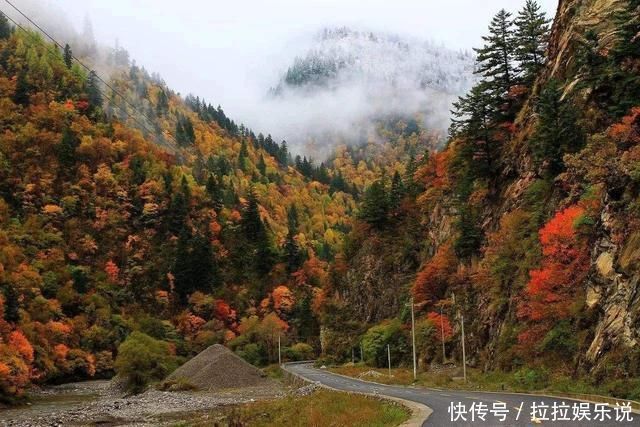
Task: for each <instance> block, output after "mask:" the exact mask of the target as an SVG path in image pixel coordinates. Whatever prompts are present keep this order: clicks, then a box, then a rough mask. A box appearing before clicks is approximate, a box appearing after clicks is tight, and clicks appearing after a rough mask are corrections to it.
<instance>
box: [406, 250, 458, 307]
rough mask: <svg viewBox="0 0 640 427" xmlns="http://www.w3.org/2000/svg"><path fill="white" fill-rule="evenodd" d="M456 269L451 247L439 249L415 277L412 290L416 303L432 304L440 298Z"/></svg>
mask: <svg viewBox="0 0 640 427" xmlns="http://www.w3.org/2000/svg"><path fill="white" fill-rule="evenodd" d="M456 268H457V260H456V256H455V253H454V251H453V248H452V246H451V245H450V244H445V245H443V246H441V247H439V248H438V250H437V251H436V253H435V255H434V256H433V258H431V259H430V260H429V261H428V262H427V263H426V264H425V265H424V266H423V267H422V269H421V270H420V272H419V273H418V275H417V276H416V280H415V282H414V284H413V288H412V293H413V296H414V297H415V299H416V302H417V303H428V304H433V303H434V302H435V301H436V300H437V299H439V298H441V297H442V293H443V292H444V291H445V289H446V287H447V285H448V283H449V280H450V278H451V276H452V275H453V274H455V272H456Z"/></svg>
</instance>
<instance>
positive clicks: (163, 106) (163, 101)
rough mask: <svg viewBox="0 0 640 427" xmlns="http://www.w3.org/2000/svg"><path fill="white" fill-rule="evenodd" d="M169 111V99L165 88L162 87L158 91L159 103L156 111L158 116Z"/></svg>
mask: <svg viewBox="0 0 640 427" xmlns="http://www.w3.org/2000/svg"><path fill="white" fill-rule="evenodd" d="M168 111H169V99H168V98H167V94H166V93H165V91H164V89H160V92H158V103H157V105H156V113H157V114H158V116H162V115H164V114H166V113H167V112H168Z"/></svg>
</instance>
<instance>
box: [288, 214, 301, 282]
mask: <svg viewBox="0 0 640 427" xmlns="http://www.w3.org/2000/svg"><path fill="white" fill-rule="evenodd" d="M287 225H288V231H287V240H286V241H285V245H284V250H285V254H286V257H287V259H286V262H287V273H289V274H291V273H293V272H294V271H297V270H298V268H300V264H301V263H302V259H301V254H300V247H299V246H298V242H297V241H296V239H295V237H296V235H297V234H298V211H297V210H296V206H295V205H291V207H290V208H289V211H288V212H287Z"/></svg>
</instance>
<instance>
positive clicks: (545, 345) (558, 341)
mask: <svg viewBox="0 0 640 427" xmlns="http://www.w3.org/2000/svg"><path fill="white" fill-rule="evenodd" d="M540 348H541V350H542V351H544V352H555V353H557V354H561V355H563V357H569V356H573V354H574V353H575V352H576V350H577V348H578V343H577V341H576V333H575V332H574V331H573V329H572V328H571V325H570V324H569V322H567V321H562V322H559V323H558V324H557V325H556V326H555V327H554V328H553V329H551V330H550V331H549V332H547V335H545V337H544V339H543V340H542V343H541V344H540Z"/></svg>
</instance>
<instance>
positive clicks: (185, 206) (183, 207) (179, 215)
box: [168, 176, 191, 235]
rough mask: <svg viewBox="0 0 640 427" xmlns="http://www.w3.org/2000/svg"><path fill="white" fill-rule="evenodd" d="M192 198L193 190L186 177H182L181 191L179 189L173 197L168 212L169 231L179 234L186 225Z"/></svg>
mask: <svg viewBox="0 0 640 427" xmlns="http://www.w3.org/2000/svg"><path fill="white" fill-rule="evenodd" d="M190 200H191V190H190V189H189V185H188V183H187V180H186V178H185V177H184V176H183V177H182V182H181V184H180V191H177V192H176V193H175V194H174V195H173V198H172V199H171V204H170V205H169V212H168V222H169V231H170V232H171V233H173V234H176V235H177V234H179V233H180V232H181V231H182V229H184V228H185V227H186V224H187V216H188V215H189V203H190Z"/></svg>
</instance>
